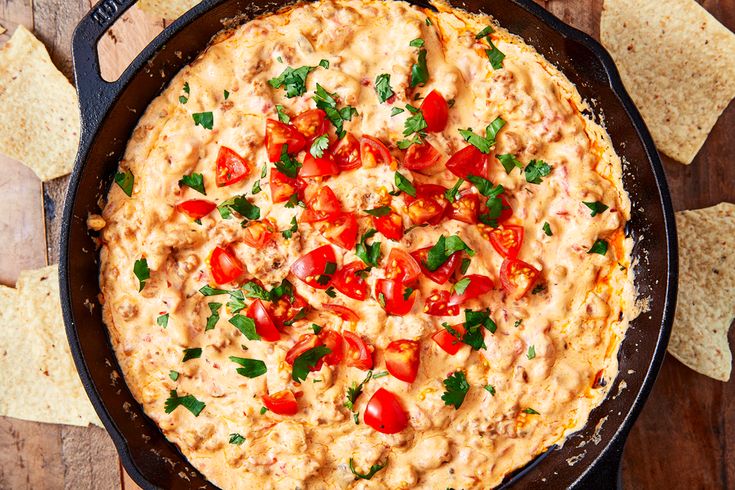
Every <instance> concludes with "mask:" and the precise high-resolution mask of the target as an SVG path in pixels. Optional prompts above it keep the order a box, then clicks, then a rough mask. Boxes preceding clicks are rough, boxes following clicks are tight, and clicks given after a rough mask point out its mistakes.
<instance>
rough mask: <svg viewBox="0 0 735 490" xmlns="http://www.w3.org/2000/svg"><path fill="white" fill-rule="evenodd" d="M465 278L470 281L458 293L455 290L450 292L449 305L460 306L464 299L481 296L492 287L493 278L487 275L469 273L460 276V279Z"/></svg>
mask: <svg viewBox="0 0 735 490" xmlns="http://www.w3.org/2000/svg"><path fill="white" fill-rule="evenodd" d="M465 279H469V280H470V283H469V284H468V285H467V286H466V287H465V288H464V290H463V291H462V292H461V293H458V292H457V291H456V290H455V291H454V292H453V293H452V296H451V297H450V298H449V302H448V303H447V305H448V306H449V307H453V306H455V307H456V306H460V305H462V304H464V303H465V302H466V301H469V300H471V299H474V298H477V297H478V296H482V295H483V294H485V293H487V292H488V291H490V290H491V289H492V288H493V280H492V279H490V278H489V277H487V276H482V275H480V274H470V275H468V276H464V277H463V278H462V280H465Z"/></svg>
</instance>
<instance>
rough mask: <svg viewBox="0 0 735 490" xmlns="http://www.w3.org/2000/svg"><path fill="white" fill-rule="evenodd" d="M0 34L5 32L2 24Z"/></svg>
mask: <svg viewBox="0 0 735 490" xmlns="http://www.w3.org/2000/svg"><path fill="white" fill-rule="evenodd" d="M0 34H5V28H4V27H3V26H0Z"/></svg>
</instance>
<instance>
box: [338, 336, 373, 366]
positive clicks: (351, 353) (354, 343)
mask: <svg viewBox="0 0 735 490" xmlns="http://www.w3.org/2000/svg"><path fill="white" fill-rule="evenodd" d="M342 337H343V338H344V339H345V342H346V343H347V352H346V353H345V364H347V365H348V366H352V367H356V368H358V369H362V370H363V371H367V370H368V369H372V368H373V350H374V348H373V346H371V345H370V346H369V345H367V344H366V343H365V341H364V340H362V338H361V337H360V336H359V335H357V334H354V333H352V332H349V331H346V330H345V331H343V332H342Z"/></svg>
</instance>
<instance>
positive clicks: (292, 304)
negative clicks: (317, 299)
mask: <svg viewBox="0 0 735 490" xmlns="http://www.w3.org/2000/svg"><path fill="white" fill-rule="evenodd" d="M308 306H309V303H307V302H306V300H305V299H304V298H302V297H301V296H300V295H299V293H297V292H296V291H294V293H293V297H292V296H290V295H287V294H284V295H283V296H281V297H280V298H278V299H277V300H276V301H272V302H270V303H269V304H268V314H270V316H271V318H272V319H273V321H274V322H275V324H276V326H277V327H278V328H283V327H285V326H286V325H285V323H286V322H290V321H292V320H293V319H294V318H296V316H297V315H298V314H299V313H301V311H302V310H303V309H304V308H307V307H308Z"/></svg>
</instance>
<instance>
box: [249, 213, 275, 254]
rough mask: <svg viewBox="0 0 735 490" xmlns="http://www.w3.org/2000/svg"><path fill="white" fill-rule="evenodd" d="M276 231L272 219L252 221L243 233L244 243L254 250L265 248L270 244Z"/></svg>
mask: <svg viewBox="0 0 735 490" xmlns="http://www.w3.org/2000/svg"><path fill="white" fill-rule="evenodd" d="M276 231H277V228H276V226H275V225H274V224H273V222H272V221H271V220H270V219H264V220H259V221H250V222H249V223H248V224H247V227H246V228H245V230H244V231H243V235H242V241H243V242H245V244H246V245H249V246H251V247H253V248H263V247H265V246H266V245H268V243H270V241H271V240H272V239H273V234H274V233H275V232H276Z"/></svg>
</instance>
